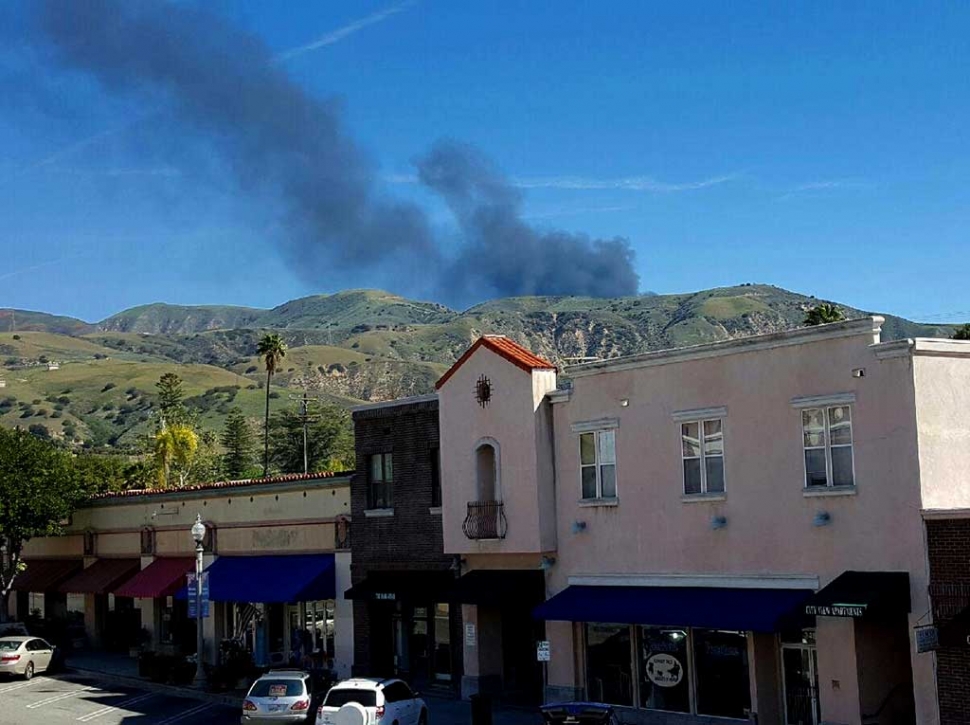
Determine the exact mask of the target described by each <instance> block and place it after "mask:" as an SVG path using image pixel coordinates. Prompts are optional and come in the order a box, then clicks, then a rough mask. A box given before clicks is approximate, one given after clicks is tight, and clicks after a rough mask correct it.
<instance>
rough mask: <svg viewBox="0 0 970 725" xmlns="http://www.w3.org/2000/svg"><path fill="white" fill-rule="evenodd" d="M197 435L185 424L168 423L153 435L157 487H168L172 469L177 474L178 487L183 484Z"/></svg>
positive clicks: (192, 456) (197, 441)
mask: <svg viewBox="0 0 970 725" xmlns="http://www.w3.org/2000/svg"><path fill="white" fill-rule="evenodd" d="M198 448H199V437H198V436H197V435H196V434H195V431H194V430H192V429H191V428H190V427H189V426H187V425H168V426H165V427H164V428H162V429H161V430H160V431H159V432H158V433H157V434H156V435H155V470H156V472H157V474H158V485H159V488H168V484H169V481H170V479H171V474H172V471H173V470H174V472H175V473H176V474H177V475H178V478H179V487H180V488H181V487H182V486H184V485H185V481H186V478H188V475H189V470H190V469H191V468H192V461H193V460H194V459H195V452H196V451H197V450H198Z"/></svg>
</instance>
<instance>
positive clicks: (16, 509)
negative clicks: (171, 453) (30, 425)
mask: <svg viewBox="0 0 970 725" xmlns="http://www.w3.org/2000/svg"><path fill="white" fill-rule="evenodd" d="M87 495H88V491H87V490H86V487H85V481H84V479H83V477H82V476H79V475H77V472H76V471H75V469H74V466H73V464H72V460H71V456H70V454H69V453H67V452H65V451H62V450H59V449H57V448H55V447H54V446H53V445H52V444H51V443H48V442H46V441H42V440H40V439H38V438H37V437H36V436H32V435H30V434H29V433H27V432H25V431H21V430H13V431H10V430H4V429H0V621H3V620H4V619H5V618H6V616H7V611H8V607H7V603H8V600H9V597H10V592H11V591H12V589H13V585H14V581H15V580H16V578H17V575H18V574H19V573H20V572H21V571H24V570H25V569H26V565H25V564H24V562H23V560H22V558H21V552H22V551H23V547H24V543H25V542H26V541H28V540H29V539H32V538H33V537H35V536H51V535H54V534H57V533H59V532H60V530H61V523H60V522H62V521H63V520H64V519H66V518H67V517H68V516H70V515H71V512H72V511H73V510H74V508H75V507H76V506H77V504H78V503H79V502H80V501H81V500H82V499H84V498H85V497H86V496H87Z"/></svg>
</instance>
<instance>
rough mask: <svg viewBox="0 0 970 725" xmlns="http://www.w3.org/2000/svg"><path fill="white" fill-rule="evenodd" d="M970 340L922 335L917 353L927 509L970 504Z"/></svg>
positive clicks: (918, 407) (918, 412) (921, 449)
mask: <svg viewBox="0 0 970 725" xmlns="http://www.w3.org/2000/svg"><path fill="white" fill-rule="evenodd" d="M968 356H970V341H966V340H962V341H961V340H939V341H937V340H934V341H929V340H926V341H924V340H919V341H917V345H916V350H915V356H914V358H913V363H914V367H915V370H914V374H915V378H916V399H917V417H918V420H919V458H920V470H921V472H922V484H923V508H927V509H960V508H970V486H968V485H967V481H970V414H968V411H970V363H968V360H967V357H968Z"/></svg>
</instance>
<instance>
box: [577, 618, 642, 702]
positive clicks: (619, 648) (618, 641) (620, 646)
mask: <svg viewBox="0 0 970 725" xmlns="http://www.w3.org/2000/svg"><path fill="white" fill-rule="evenodd" d="M632 647H633V643H632V642H631V639H630V627H629V625H626V624H587V625H586V688H587V691H588V697H589V699H590V700H593V701H595V702H605V703H608V704H610V705H623V706H626V707H631V706H632V705H633V671H632V670H633V651H632Z"/></svg>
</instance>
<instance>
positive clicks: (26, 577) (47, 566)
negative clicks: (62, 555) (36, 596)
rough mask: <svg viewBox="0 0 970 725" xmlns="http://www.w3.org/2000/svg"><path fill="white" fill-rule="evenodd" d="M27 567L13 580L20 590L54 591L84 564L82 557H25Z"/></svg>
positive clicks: (16, 587) (15, 587)
mask: <svg viewBox="0 0 970 725" xmlns="http://www.w3.org/2000/svg"><path fill="white" fill-rule="evenodd" d="M24 564H26V565H27V568H26V569H24V570H23V571H22V572H20V573H19V574H18V575H17V576H16V578H15V579H14V580H13V588H14V590H15V591H18V592H54V591H57V585H58V584H60V583H61V582H63V581H66V580H67V579H68V578H70V577H71V576H73V575H74V574H76V573H77V572H79V571H80V570H81V567H82V566H83V565H84V562H82V561H81V560H80V559H25V560H24Z"/></svg>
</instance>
